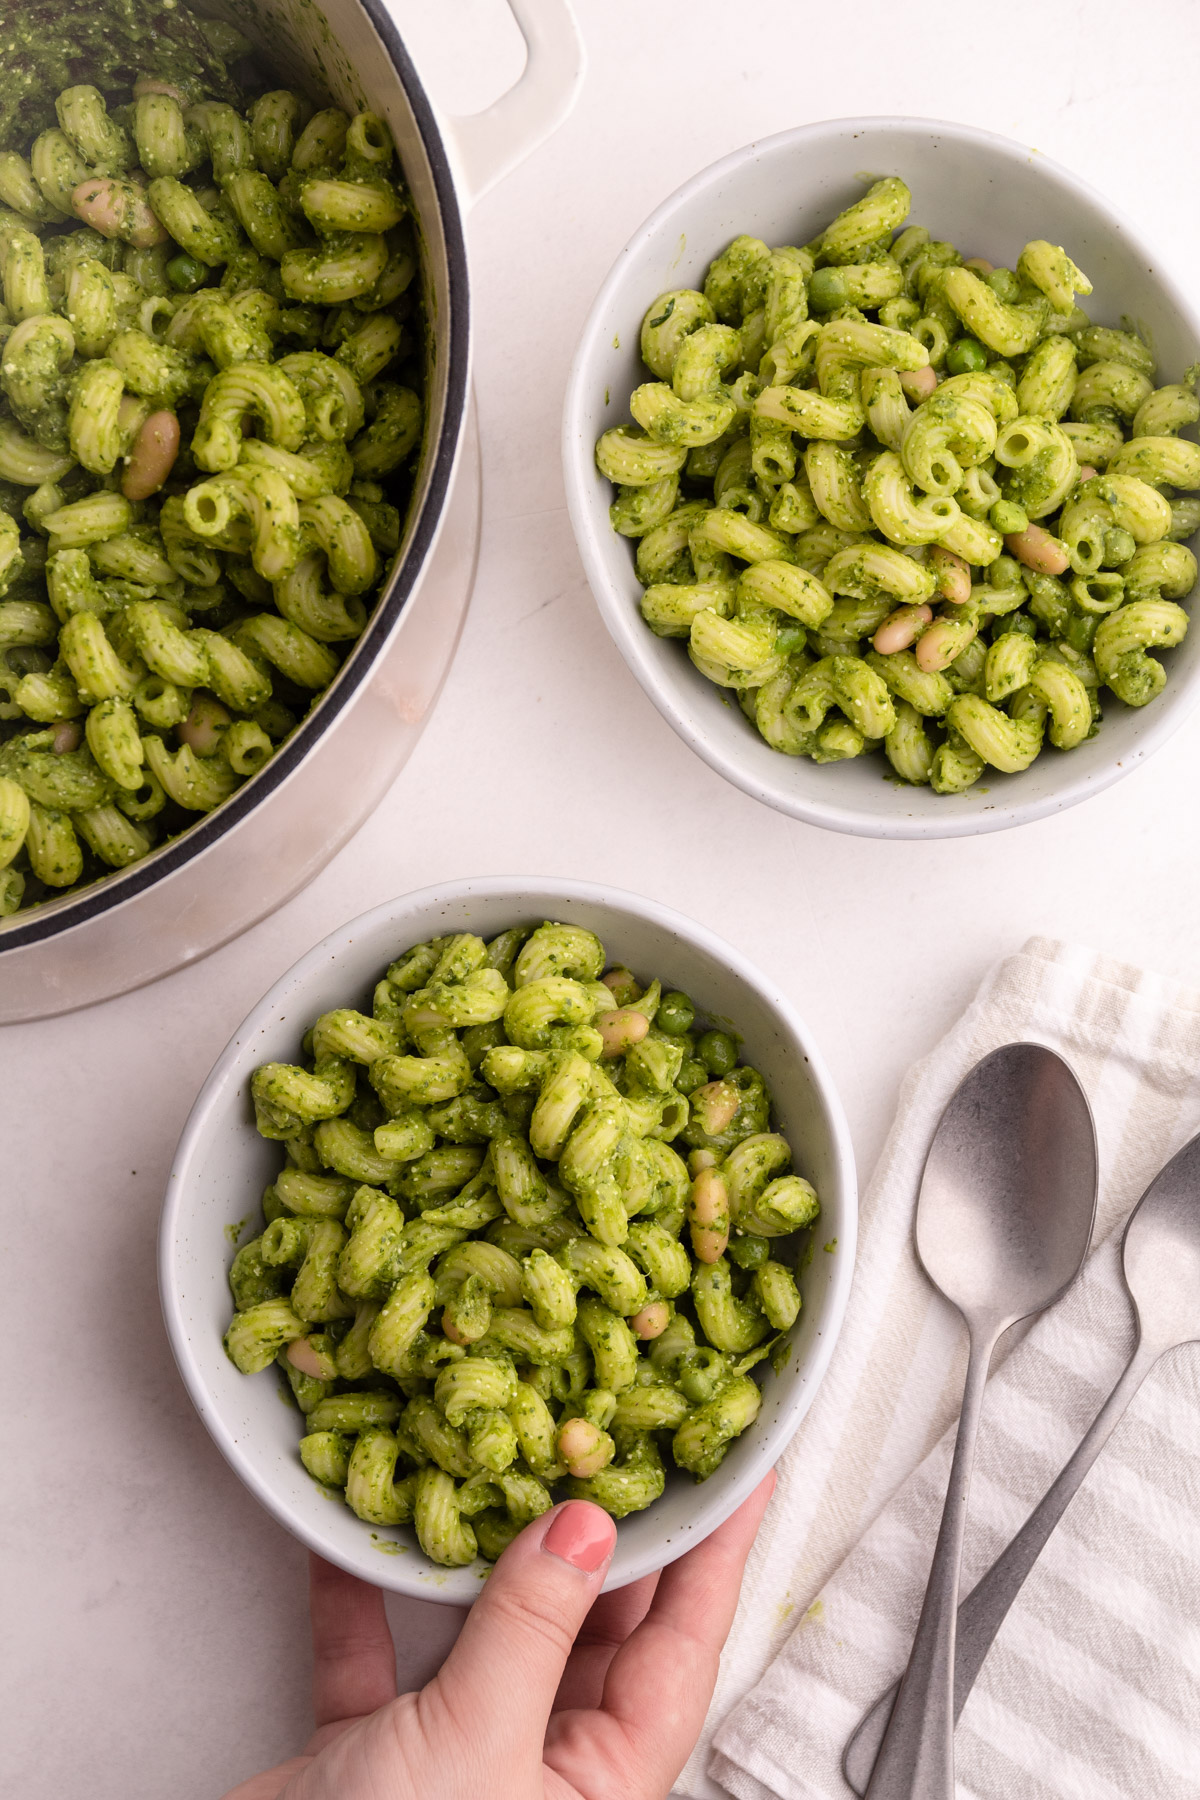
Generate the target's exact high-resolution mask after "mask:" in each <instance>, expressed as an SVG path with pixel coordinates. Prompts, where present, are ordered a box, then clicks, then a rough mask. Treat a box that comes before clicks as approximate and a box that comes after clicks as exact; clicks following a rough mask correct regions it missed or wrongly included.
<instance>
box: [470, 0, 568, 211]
mask: <svg viewBox="0 0 1200 1800" xmlns="http://www.w3.org/2000/svg"><path fill="white" fill-rule="evenodd" d="M508 5H509V7H510V9H511V11H512V14H513V16H514V18H515V19H516V21H517V24H518V26H519V27H520V31H521V36H522V37H523V38H524V39H525V47H526V50H527V52H528V55H527V57H526V62H525V67H524V69H523V70H522V72H521V75H520V78H519V80H518V81H517V82H516V84H515V85H514V86H513V87H511V88H509V90H508V92H507V93H506V94H501V96H500V98H499V100H496V101H494V102H493V104H492V105H491V106H489V107H487V108H485V110H484V111H483V112H478V113H472V114H470V115H468V116H465V117H458V118H446V119H444V120H443V122H442V123H443V130H444V133H445V136H446V139H447V141H448V143H449V146H450V151H451V155H452V157H453V159H454V165H455V169H456V172H457V174H458V183H459V187H460V189H461V192H462V198H463V201H464V203H465V205H467V206H468V207H470V206H474V205H475V203H476V201H478V200H481V199H482V198H483V196H484V194H486V193H488V192H489V190H490V189H491V188H493V187H494V186H495V185H496V183H497V182H498V181H501V180H502V179H503V178H504V176H505V175H507V174H508V173H509V171H510V170H512V169H515V168H516V166H517V164H518V163H520V162H524V160H525V158H526V157H527V156H528V155H530V153H531V152H532V151H534V150H536V149H537V147H538V145H539V144H543V143H545V141H546V139H547V138H548V137H549V136H550V135H551V133H552V132H555V131H557V130H558V128H559V126H560V125H561V124H562V122H563V120H564V119H565V118H566V117H567V115H568V113H569V112H570V110H571V108H572V107H573V106H574V104H575V97H576V95H577V94H578V92H579V89H580V87H581V85H582V83H583V75H584V69H585V68H586V65H587V57H586V53H585V51H584V47H583V39H582V38H581V37H580V35H579V27H578V25H577V24H576V22H575V15H574V13H573V12H572V11H571V3H570V0H508Z"/></svg>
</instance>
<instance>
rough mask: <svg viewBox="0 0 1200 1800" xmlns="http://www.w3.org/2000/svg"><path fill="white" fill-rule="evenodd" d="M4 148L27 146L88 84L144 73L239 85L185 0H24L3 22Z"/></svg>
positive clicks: (232, 95)
mask: <svg viewBox="0 0 1200 1800" xmlns="http://www.w3.org/2000/svg"><path fill="white" fill-rule="evenodd" d="M0 70H2V71H3V76H4V79H3V82H0V149H4V150H20V151H25V150H26V149H27V148H28V144H29V140H30V139H31V138H32V137H35V136H36V135H37V133H38V132H40V131H45V130H46V129H47V128H48V127H49V126H52V125H54V124H55V123H56V119H55V114H54V100H55V96H56V95H57V94H60V93H61V92H62V90H63V89H64V88H68V87H72V86H74V85H75V84H76V83H79V82H89V83H91V84H92V85H93V86H95V87H98V88H99V89H100V90H101V92H104V93H111V92H112V91H113V90H114V89H118V88H120V89H126V90H127V89H129V88H130V87H132V86H133V83H134V82H135V81H136V80H137V78H138V76H139V75H151V74H152V75H156V76H159V77H162V78H163V79H166V80H174V81H177V82H179V83H180V85H181V86H183V87H184V88H197V89H203V90H204V92H205V93H207V94H211V95H213V96H214V97H216V98H217V99H221V100H229V101H233V100H236V98H237V88H236V86H235V84H234V83H233V81H232V80H231V79H230V77H229V75H228V74H227V72H226V69H225V65H224V63H223V62H222V61H221V60H220V58H219V57H218V56H216V55H215V53H214V52H213V50H212V48H211V47H210V45H209V42H208V39H207V38H206V37H205V34H204V30H203V25H202V22H201V20H199V19H198V18H197V17H196V16H195V15H194V14H193V13H191V12H189V11H188V10H187V9H186V8H185V7H184V6H182V5H181V4H179V0H103V4H100V5H97V4H96V0H22V4H20V5H19V6H14V7H13V9H12V14H11V16H10V17H9V18H8V19H6V20H4V21H3V22H2V23H0Z"/></svg>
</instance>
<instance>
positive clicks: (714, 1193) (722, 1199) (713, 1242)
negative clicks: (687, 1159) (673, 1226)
mask: <svg viewBox="0 0 1200 1800" xmlns="http://www.w3.org/2000/svg"><path fill="white" fill-rule="evenodd" d="M687 1212H688V1225H689V1227H690V1236H691V1240H692V1251H693V1254H694V1255H695V1257H696V1259H697V1260H698V1261H699V1262H704V1263H715V1262H716V1261H717V1260H718V1259H719V1258H720V1257H722V1256H723V1255H724V1254H725V1249H726V1246H727V1245H728V1243H729V1190H728V1189H727V1188H726V1186H725V1178H724V1176H723V1175H722V1174H721V1173H720V1171H719V1170H717V1169H701V1171H700V1173H699V1174H698V1175H697V1177H696V1179H695V1180H694V1181H693V1183H692V1190H691V1193H690V1194H689V1195H688V1207H687Z"/></svg>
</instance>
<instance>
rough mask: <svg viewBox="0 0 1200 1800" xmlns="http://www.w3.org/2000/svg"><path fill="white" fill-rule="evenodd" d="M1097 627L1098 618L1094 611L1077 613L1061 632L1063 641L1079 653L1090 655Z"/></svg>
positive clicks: (1098, 623) (1098, 626)
mask: <svg viewBox="0 0 1200 1800" xmlns="http://www.w3.org/2000/svg"><path fill="white" fill-rule="evenodd" d="M1099 629H1100V619H1099V616H1098V615H1097V614H1096V613H1077V614H1076V616H1075V617H1074V618H1073V619H1071V620H1070V621H1069V623H1068V625H1067V629H1066V630H1065V631H1064V632H1063V642H1064V643H1065V644H1070V646H1071V648H1072V650H1078V651H1079V652H1080V654H1081V655H1083V656H1090V655H1091V653H1092V645H1093V643H1094V642H1095V638H1096V633H1097V631H1098V630H1099Z"/></svg>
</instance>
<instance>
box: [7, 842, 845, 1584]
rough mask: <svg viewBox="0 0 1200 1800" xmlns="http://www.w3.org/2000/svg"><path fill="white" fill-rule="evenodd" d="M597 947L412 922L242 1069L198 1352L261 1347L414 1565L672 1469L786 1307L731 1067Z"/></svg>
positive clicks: (777, 1247)
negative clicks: (222, 1294)
mask: <svg viewBox="0 0 1200 1800" xmlns="http://www.w3.org/2000/svg"><path fill="white" fill-rule="evenodd" d="M2 828H3V821H2V817H0V829H2ZM604 967H605V952H604V947H603V945H602V944H601V943H600V941H599V939H598V938H596V937H595V936H594V935H593V934H592V933H591V932H590V931H585V930H583V929H581V928H580V927H578V926H574V925H558V924H549V923H547V924H543V925H539V926H538V927H537V928H536V929H535V930H530V929H528V928H526V929H524V930H510V931H505V932H502V933H501V934H500V936H499V937H496V938H493V939H492V940H491V942H490V943H485V942H484V941H483V939H482V938H478V937H473V936H469V935H458V936H453V937H444V938H437V939H434V940H433V941H431V942H429V943H424V944H417V945H415V946H414V947H413V948H412V949H411V950H408V951H406V952H405V954H404V955H402V956H401V957H400V958H399V959H398V960H397V961H396V962H394V963H393V964H392V965H391V966H390V968H389V969H388V970H387V973H386V975H385V976H384V977H383V979H382V980H381V981H380V983H379V985H378V986H377V987H376V989H375V993H374V1002H373V1005H372V1010H371V1012H370V1014H369V1015H368V1014H366V1013H363V1012H358V1011H355V1010H353V1009H351V1008H338V1009H335V1010H334V1011H331V1012H327V1013H325V1014H323V1015H322V1017H321V1018H319V1019H318V1020H317V1021H316V1023H315V1025H314V1026H313V1027H312V1029H311V1031H309V1033H308V1034H307V1036H306V1037H305V1040H304V1051H305V1060H304V1062H303V1063H302V1064H297V1065H295V1066H293V1065H290V1064H282V1063H268V1064H266V1065H264V1066H263V1067H261V1068H259V1069H258V1070H256V1072H255V1074H254V1076H253V1078H252V1081H251V1084H250V1085H251V1094H252V1097H253V1100H254V1106H255V1110H256V1115H257V1121H258V1128H259V1130H260V1132H262V1134H263V1135H264V1136H265V1137H268V1138H273V1139H278V1140H280V1142H281V1143H282V1145H283V1149H284V1152H285V1155H286V1162H285V1163H284V1166H283V1168H282V1169H281V1170H280V1172H279V1174H278V1175H277V1176H276V1178H275V1180H274V1181H273V1182H272V1184H271V1185H270V1187H268V1188H267V1190H266V1193H265V1194H264V1196H263V1220H264V1225H263V1228H262V1230H261V1231H260V1232H259V1233H258V1235H256V1236H255V1237H254V1238H253V1240H252V1241H251V1242H249V1243H246V1244H244V1245H243V1246H242V1247H241V1249H240V1250H238V1252H237V1255H236V1256H235V1258H234V1261H233V1266H232V1268H231V1269H230V1272H229V1282H230V1287H231V1289H232V1293H233V1302H234V1307H235V1312H234V1316H233V1321H232V1323H231V1324H230V1327H229V1330H228V1332H227V1333H226V1336H225V1346H226V1349H227V1351H228V1353H229V1355H230V1357H231V1358H232V1359H233V1361H234V1362H235V1363H236V1364H237V1366H238V1368H239V1369H241V1370H242V1371H243V1372H244V1373H246V1374H255V1373H258V1372H260V1371H263V1370H266V1369H267V1368H268V1367H269V1366H270V1365H271V1363H272V1362H277V1363H278V1364H279V1366H280V1368H281V1369H282V1370H283V1371H284V1374H285V1375H286V1377H287V1381H288V1383H289V1385H290V1389H291V1393H292V1395H293V1396H294V1398H295V1401H296V1404H297V1406H298V1407H299V1409H300V1411H301V1412H302V1413H303V1415H304V1435H303V1436H302V1438H301V1440H300V1456H301V1458H302V1460H303V1462H304V1466H305V1467H306V1468H307V1469H308V1471H309V1473H310V1474H311V1475H313V1476H314V1477H315V1478H316V1480H318V1481H320V1482H322V1483H324V1484H325V1485H327V1486H329V1487H332V1488H341V1489H344V1490H345V1497H346V1501H347V1503H348V1504H349V1505H350V1506H351V1507H352V1508H353V1510H354V1511H355V1512H356V1513H357V1514H358V1516H359V1517H360V1518H361V1519H364V1520H366V1521H367V1522H368V1523H370V1524H372V1525H376V1526H397V1525H404V1524H410V1523H411V1524H413V1525H414V1526H415V1529H416V1535H417V1538H418V1540H419V1542H420V1545H421V1547H422V1549H423V1550H424V1551H425V1553H426V1555H428V1556H429V1557H431V1558H432V1559H433V1560H434V1561H435V1562H439V1563H447V1564H463V1563H469V1562H471V1561H472V1560H473V1559H474V1557H475V1556H476V1554H479V1555H481V1556H483V1557H485V1558H489V1559H494V1558H495V1557H496V1556H498V1555H499V1554H500V1551H501V1550H502V1549H503V1548H504V1546H505V1544H507V1543H508V1542H509V1540H510V1539H511V1538H512V1536H513V1535H514V1534H515V1533H516V1532H517V1531H518V1530H519V1529H520V1527H521V1526H522V1525H523V1524H525V1523H526V1522H527V1521H528V1520H529V1519H531V1518H533V1517H534V1516H535V1515H536V1514H538V1513H541V1512H544V1511H546V1509H547V1508H548V1507H550V1506H551V1505H552V1504H553V1502H554V1498H555V1494H556V1492H557V1493H558V1494H559V1496H560V1497H561V1495H563V1494H569V1495H573V1496H575V1497H577V1498H584V1499H589V1500H594V1501H596V1502H597V1503H598V1504H599V1505H600V1506H603V1507H604V1508H606V1510H607V1511H609V1512H610V1513H612V1514H613V1515H614V1516H615V1517H617V1518H623V1517H624V1516H625V1515H626V1514H627V1513H631V1512H636V1511H640V1510H641V1509H642V1508H644V1507H647V1506H649V1505H651V1504H652V1503H653V1501H654V1500H656V1499H657V1498H658V1496H659V1495H660V1494H661V1493H662V1491H663V1486H664V1482H665V1479H666V1469H667V1467H668V1466H669V1465H670V1464H671V1463H674V1465H675V1466H676V1467H678V1468H680V1469H683V1470H687V1471H689V1472H690V1473H691V1474H692V1475H694V1476H695V1477H696V1478H697V1479H698V1480H703V1479H704V1478H705V1477H706V1476H708V1475H710V1474H711V1473H712V1472H713V1470H714V1469H715V1468H716V1467H717V1466H718V1464H719V1463H720V1462H721V1460H722V1458H723V1457H724V1455H725V1453H726V1451H727V1449H728V1447H729V1445H730V1443H731V1442H732V1441H733V1439H734V1438H735V1437H737V1436H738V1435H739V1434H740V1433H741V1432H742V1431H744V1430H745V1429H746V1428H747V1427H748V1426H749V1425H750V1424H752V1422H753V1420H754V1418H755V1416H756V1414H757V1413H758V1410H759V1406H760V1404H761V1390H760V1388H759V1386H758V1383H757V1382H756V1380H755V1379H754V1376H753V1370H754V1369H755V1367H756V1366H757V1365H758V1364H759V1363H761V1362H762V1361H763V1360H764V1359H765V1358H768V1357H769V1358H771V1359H772V1360H773V1361H774V1362H775V1363H776V1365H777V1366H778V1363H779V1360H780V1358H781V1357H785V1356H786V1354H787V1350H788V1343H787V1337H786V1334H787V1332H788V1331H789V1330H790V1328H791V1327H792V1325H793V1324H794V1323H795V1321H796V1318H797V1316H798V1314H799V1312H800V1304H801V1299H800V1292H799V1289H798V1286H797V1267H798V1251H799V1249H800V1247H801V1245H802V1243H803V1242H804V1240H803V1238H802V1237H799V1236H798V1235H797V1234H801V1233H804V1232H805V1230H806V1228H807V1227H808V1226H810V1225H811V1224H812V1222H813V1221H814V1220H815V1219H816V1217H817V1214H818V1210H819V1207H818V1201H817V1196H816V1193H815V1192H814V1190H813V1188H812V1187H811V1186H810V1185H809V1183H808V1182H807V1181H806V1180H805V1179H804V1178H803V1177H802V1176H801V1175H799V1174H797V1173H794V1172H792V1152H791V1149H790V1148H789V1146H788V1144H787V1142H786V1141H785V1139H784V1138H783V1137H781V1136H780V1135H779V1133H778V1132H776V1131H773V1130H772V1129H771V1117H770V1112H771V1103H770V1096H769V1095H768V1093H767V1090H766V1088H765V1086H764V1084H763V1080H762V1077H761V1076H760V1075H759V1074H758V1073H757V1071H756V1070H754V1069H752V1068H748V1067H746V1066H744V1065H743V1064H741V1063H739V1062H738V1060H737V1056H738V1046H737V1040H736V1038H735V1037H734V1036H733V1035H732V1034H731V1033H730V1032H729V1031H728V1030H726V1029H724V1028H723V1027H714V1026H711V1025H709V1026H706V1023H705V1021H704V1020H703V1019H701V1018H700V1017H699V1016H698V1015H697V1010H696V1007H695V1005H694V1004H693V1002H692V1001H691V1000H690V999H689V998H688V997H687V996H686V995H684V994H681V993H678V992H667V993H664V992H663V991H662V988H661V986H660V983H659V982H658V981H652V982H651V983H650V985H649V986H648V987H643V986H642V985H641V983H640V982H639V981H638V980H636V979H635V977H634V976H633V975H632V974H631V973H630V971H629V970H628V969H625V968H623V967H613V968H609V969H608V971H607V973H605V974H604V975H603V978H601V972H602V971H603V970H604Z"/></svg>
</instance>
